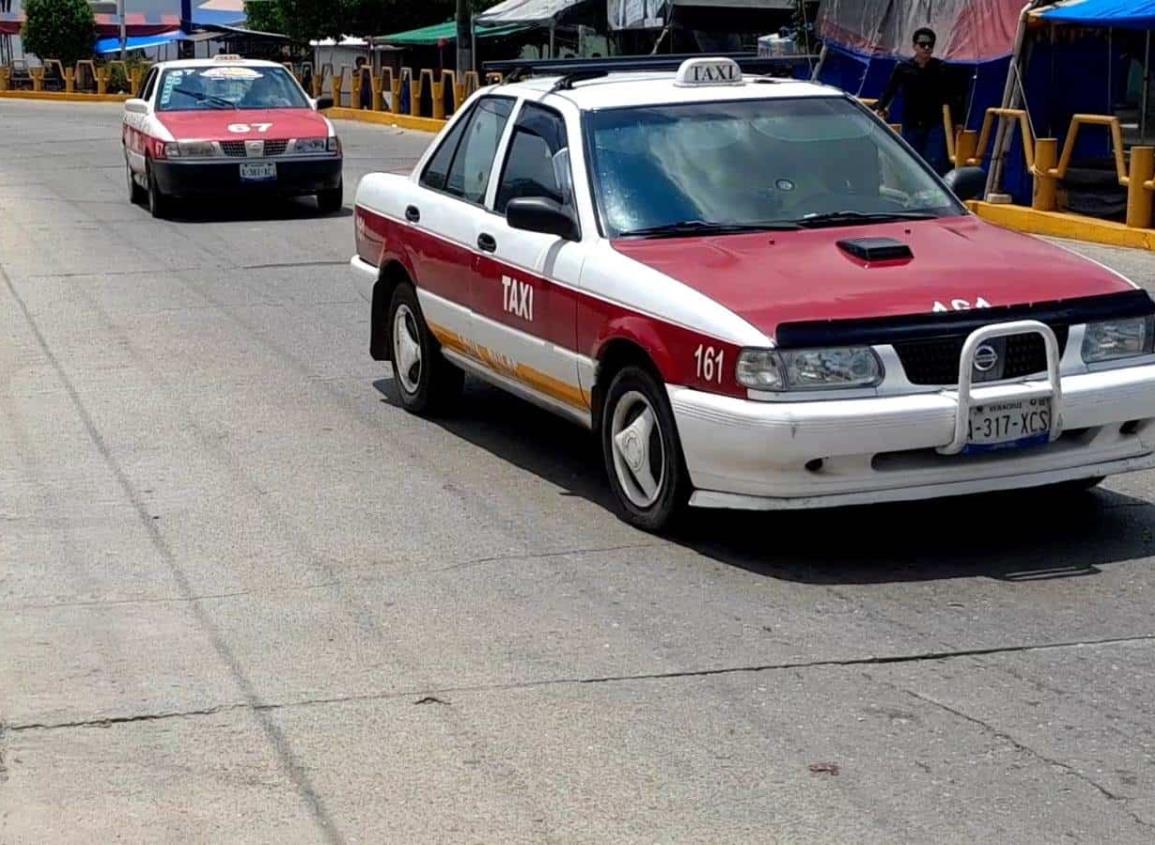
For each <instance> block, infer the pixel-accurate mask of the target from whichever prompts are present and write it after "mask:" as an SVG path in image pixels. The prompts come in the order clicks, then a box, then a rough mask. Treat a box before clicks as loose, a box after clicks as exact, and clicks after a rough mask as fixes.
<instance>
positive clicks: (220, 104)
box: [172, 88, 237, 109]
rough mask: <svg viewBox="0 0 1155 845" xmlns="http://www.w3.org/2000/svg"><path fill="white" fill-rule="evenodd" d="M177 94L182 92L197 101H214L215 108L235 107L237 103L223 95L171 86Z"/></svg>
mask: <svg viewBox="0 0 1155 845" xmlns="http://www.w3.org/2000/svg"><path fill="white" fill-rule="evenodd" d="M172 90H173V91H175V92H176V93H177V94H184V95H185V96H186V97H192V98H193V99H194V100H196V101H197V102H198V103H205V102H208V103H214V104H216V107H217V108H221V109H235V108H236V107H237V104H236V103H234V102H232V101H230V100H226V99H225V98H224V97H214V96H213V95H212V94H202V93H201V92H200V91H189V90H187V89H184V88H173V89H172Z"/></svg>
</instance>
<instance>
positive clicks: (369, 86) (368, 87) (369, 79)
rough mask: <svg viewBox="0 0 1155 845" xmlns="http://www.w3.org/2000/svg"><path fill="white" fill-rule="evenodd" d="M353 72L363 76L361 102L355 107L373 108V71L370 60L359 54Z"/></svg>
mask: <svg viewBox="0 0 1155 845" xmlns="http://www.w3.org/2000/svg"><path fill="white" fill-rule="evenodd" d="M353 64H354V66H355V67H354V68H353V72H354V73H356V74H358V75H359V76H360V78H361V102H359V103H357V105H355V106H354V108H359V109H372V108H373V71H372V68H371V67H370V66H369V60H368V59H366V58H365V57H364V56H358V57H357V59H356V61H354V62H353Z"/></svg>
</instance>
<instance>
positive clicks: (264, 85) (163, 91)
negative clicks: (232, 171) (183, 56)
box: [156, 65, 311, 111]
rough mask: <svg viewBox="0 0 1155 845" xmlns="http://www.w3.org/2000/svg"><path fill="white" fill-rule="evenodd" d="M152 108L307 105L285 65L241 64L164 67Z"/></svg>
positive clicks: (286, 106) (273, 107) (296, 107)
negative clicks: (252, 65)
mask: <svg viewBox="0 0 1155 845" xmlns="http://www.w3.org/2000/svg"><path fill="white" fill-rule="evenodd" d="M156 107H157V110H158V111H206V110H209V109H237V110H242V111H243V110H251V109H308V108H311V106H310V105H309V101H308V100H307V99H306V98H305V95H304V93H303V92H302V91H301V88H300V86H299V85H297V82H296V80H295V79H293V77H292V76H291V75H290V74H289V71H288V70H286V69H285V68H283V67H244V66H241V65H206V66H203V67H191V68H175V69H173V70H167V71H165V73H164V77H163V78H162V79H161V84H160V97H159V98H158V99H157V104H156Z"/></svg>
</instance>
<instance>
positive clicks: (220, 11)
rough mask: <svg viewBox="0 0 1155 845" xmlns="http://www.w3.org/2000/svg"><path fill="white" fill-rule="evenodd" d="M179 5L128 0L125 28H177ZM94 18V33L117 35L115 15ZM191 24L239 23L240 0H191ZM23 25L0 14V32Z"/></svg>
mask: <svg viewBox="0 0 1155 845" xmlns="http://www.w3.org/2000/svg"><path fill="white" fill-rule="evenodd" d="M180 5H181V4H180V0H128V8H129V9H130V10H131V11H129V12H127V13H126V14H125V16H124V24H125V29H127V31H128V34H129V36H130V37H133V38H138V37H143V36H148V35H160V34H162V33H165V32H168V31H169V30H173V29H179V28H180V25H181V20H180ZM95 17H96V34H97V35H98V36H100V37H112V36H119V34H120V18H119V17H117V16H116V15H105V14H100V15H96V16H95ZM192 23H193V25H194V26H243V25H244V23H245V4H244V0H202V2H198V1H197V0H193V4H192ZM23 24H24V15H23V13H17V12H5V13H0V35H19V34H20V29H21V27H22V26H23Z"/></svg>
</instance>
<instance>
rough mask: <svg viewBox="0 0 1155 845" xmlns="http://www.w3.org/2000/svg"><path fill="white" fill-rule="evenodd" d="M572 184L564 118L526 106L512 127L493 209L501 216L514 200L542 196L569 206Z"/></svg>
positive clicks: (541, 109) (550, 110)
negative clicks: (511, 134)
mask: <svg viewBox="0 0 1155 845" xmlns="http://www.w3.org/2000/svg"><path fill="white" fill-rule="evenodd" d="M572 185H573V181H572V179H571V176H570V167H569V147H568V143H567V140H566V134H565V119H564V118H563V117H562V116H561V115H560V114H558V113H557V112H555V111H553V110H552V109H547V108H544V107H542V106H539V105H536V104H534V103H526V105H525V106H524V107H523V108H522V110H521V113H520V114H519V115H518V118H517V123H516V124H515V125H514V129H513V138H512V139H511V141H510V144H509V153H508V155H507V156H506V159H505V168H504V169H503V171H502V174H501V182H500V183H498V186H497V199H496V201H495V203H494V210H495V211H496V212H498V213H499V214H504V213H505V208H506V206H507V205H509V201H510V200H512V199H515V198H517V197H545V198H546V199H550V200H553V201H554V202H556V203H558V204H559V205H561V206H572V204H573V203H572V191H571V187H572Z"/></svg>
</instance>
